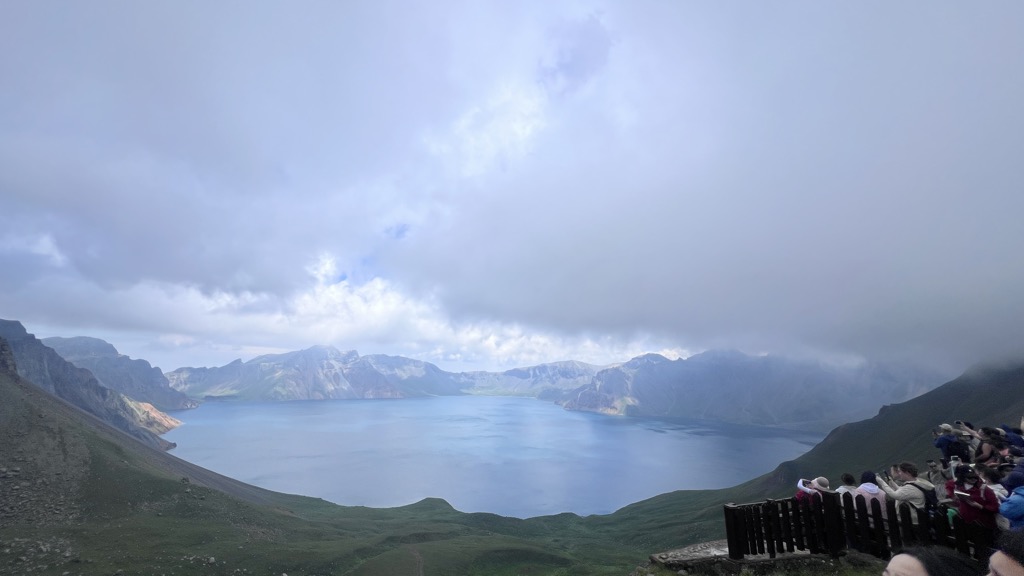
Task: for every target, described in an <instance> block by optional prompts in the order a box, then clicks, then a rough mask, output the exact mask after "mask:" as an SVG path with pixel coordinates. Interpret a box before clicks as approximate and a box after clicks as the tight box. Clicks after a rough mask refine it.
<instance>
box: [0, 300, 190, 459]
mask: <svg viewBox="0 0 1024 576" xmlns="http://www.w3.org/2000/svg"><path fill="white" fill-rule="evenodd" d="M0 338H4V339H5V340H7V342H8V344H9V346H10V349H11V351H12V353H13V355H14V359H15V360H16V362H17V367H18V375H19V376H21V377H22V378H24V379H25V380H28V381H29V382H32V383H33V384H35V385H36V386H39V387H40V388H42V389H43V390H45V391H47V392H49V393H51V394H53V395H55V396H57V397H58V398H62V399H64V400H66V401H67V402H69V403H71V404H72V405H74V406H77V407H79V408H81V409H82V410H84V411H86V412H88V413H89V414H92V415H93V416H96V417H97V418H99V419H101V420H103V421H104V422H107V423H108V424H110V425H111V426H114V427H115V428H117V429H119V430H122V431H124V432H127V433H128V434H130V435H132V436H134V437H135V438H138V439H139V440H141V441H142V442H145V443H146V444H148V445H150V446H154V447H157V448H161V449H165V450H166V449H168V448H171V447H173V444H171V443H170V442H167V441H166V440H164V439H163V438H160V437H159V436H158V435H157V434H162V433H164V432H166V431H167V430H170V429H171V428H174V427H175V426H177V425H178V424H180V422H178V421H177V420H175V419H174V418H171V417H170V416H168V415H166V414H164V413H163V412H160V411H159V410H157V409H156V408H154V407H153V406H152V405H150V404H147V403H145V402H137V401H135V400H132V399H131V398H128V397H126V396H124V395H123V394H121V393H119V392H115V391H113V390H111V389H109V388H106V387H104V386H102V385H101V384H100V383H99V381H97V380H96V377H95V376H93V374H92V373H91V372H89V371H88V370H85V369H83V368H78V367H76V366H75V365H73V364H71V363H70V362H68V361H67V360H64V359H63V358H61V356H60V355H59V354H57V352H55V351H54V350H53V349H51V348H48V347H47V346H44V345H43V343H42V342H40V341H39V340H38V339H37V338H36V337H35V336H33V335H32V334H29V333H28V332H27V331H26V330H25V328H24V327H23V326H22V325H21V323H20V322H15V321H10V320H0Z"/></svg>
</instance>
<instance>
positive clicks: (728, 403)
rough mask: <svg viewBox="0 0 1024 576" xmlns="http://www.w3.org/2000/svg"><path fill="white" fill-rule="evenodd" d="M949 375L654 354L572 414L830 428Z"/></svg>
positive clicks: (575, 403)
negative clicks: (585, 413)
mask: <svg viewBox="0 0 1024 576" xmlns="http://www.w3.org/2000/svg"><path fill="white" fill-rule="evenodd" d="M941 382H942V378H941V376H939V375H938V374H935V373H927V372H923V371H921V370H910V369H898V368H894V367H888V366H881V365H877V364H865V365H862V366H858V367H855V368H838V367H835V366H830V365H826V364H821V363H817V362H801V361H794V360H789V359H785V358H779V357H773V356H748V355H746V354H743V353H740V352H736V351H729V350H726V351H711V352H705V353H703V354H697V355H695V356H691V357H689V358H686V359H678V360H669V359H667V358H665V357H663V356H660V355H657V354H646V355H644V356H640V357H637V358H634V359H632V360H630V361H629V362H626V363H625V364H622V365H619V366H616V367H613V368H608V369H605V370H602V371H600V372H598V373H597V374H596V375H595V376H594V378H593V380H592V381H591V382H590V383H588V384H586V385H584V386H581V387H580V388H578V389H576V390H574V391H573V393H572V394H571V395H570V397H568V398H567V399H565V400H564V401H563V402H562V405H563V406H565V407H566V408H567V409H570V410H586V411H591V412H600V413H604V414H624V415H628V416H638V417H654V418H697V419H706V420H717V421H723V422H734V423H740V424H757V425H764V426H780V425H786V426H793V425H802V426H810V427H814V428H818V429H830V428H832V427H833V426H835V425H837V424H841V423H843V422H847V421H850V420H859V419H862V418H866V417H868V416H870V415H872V414H874V413H875V412H876V411H877V410H878V407H879V406H881V405H884V404H891V403H894V402H902V401H904V400H908V399H910V398H913V397H915V396H917V395H919V394H922V393H924V392H927V391H928V390H931V389H933V388H935V387H936V386H938V385H939V384H940V383H941Z"/></svg>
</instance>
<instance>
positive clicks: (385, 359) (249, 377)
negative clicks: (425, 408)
mask: <svg viewBox="0 0 1024 576" xmlns="http://www.w3.org/2000/svg"><path fill="white" fill-rule="evenodd" d="M167 378H168V380H169V381H170V383H171V386H172V387H173V388H174V389H176V390H179V391H181V392H184V393H185V394H188V395H189V396H192V397H198V398H216V399H224V400H228V399H231V400H263V401H268V400H269V401H279V400H329V399H331V400H347V399H369V398H411V397H417V396H437V395H451V394H461V393H462V392H461V390H460V383H459V382H458V381H457V379H456V378H455V375H454V374H451V373H448V372H444V371H443V370H441V369H439V368H437V367H436V366H434V365H433V364H429V363H426V362H421V361H418V360H411V359H409V358H401V357H397V356H384V355H374V356H360V355H359V354H358V353H357V352H355V351H348V352H341V351H339V350H338V349H336V348H333V347H331V346H314V347H312V348H308V349H306V350H298V351H295V352H287V353H284V354H267V355H264V356H259V357H257V358H253V359H252V360H249V361H248V362H242V361H241V360H235V361H234V362H232V363H230V364H227V365H226V366H221V367H220V368H179V369H177V370H174V371H173V372H169V373H167Z"/></svg>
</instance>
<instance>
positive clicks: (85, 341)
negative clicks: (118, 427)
mask: <svg viewBox="0 0 1024 576" xmlns="http://www.w3.org/2000/svg"><path fill="white" fill-rule="evenodd" d="M42 343H43V344H44V345H46V346H49V347H50V348H53V349H54V350H56V352H57V353H58V354H60V355H61V357H62V358H64V359H65V360H67V361H68V362H71V363H72V364H74V365H75V366H78V367H79V368H85V369H86V370H88V371H90V372H92V374H93V376H95V377H96V379H97V380H99V383H100V384H102V385H103V386H106V387H107V388H110V389H111V390H116V391H118V392H120V393H122V394H124V395H125V396H128V397H129V398H132V399H134V400H138V401H140V402H148V403H150V404H152V405H153V406H155V407H156V408H157V409H159V410H182V409H185V408H195V407H196V406H198V405H199V403H198V402H196V401H195V400H193V399H191V398H189V397H188V396H186V395H185V394H182V393H181V392H179V391H177V390H175V389H173V388H171V384H170V382H169V381H168V380H167V377H166V376H164V373H163V372H162V371H161V370H160V369H159V368H154V367H153V366H151V365H150V364H149V362H147V361H145V360H133V359H131V358H129V357H128V356H125V355H124V354H120V353H118V351H117V349H116V348H114V346H113V345H112V344H110V343H108V342H106V341H104V340H100V339H99V338H91V337H88V336H75V337H72V338H61V337H59V336H55V337H52V338H43V339H42Z"/></svg>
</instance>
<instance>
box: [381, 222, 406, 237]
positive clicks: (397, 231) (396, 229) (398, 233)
mask: <svg viewBox="0 0 1024 576" xmlns="http://www.w3.org/2000/svg"><path fill="white" fill-rule="evenodd" d="M384 233H385V234H387V235H388V236H390V237H391V238H393V239H395V240H401V239H402V238H405V237H406V235H407V234H409V225H408V224H398V225H397V226H390V227H388V228H386V229H385V230H384Z"/></svg>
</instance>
